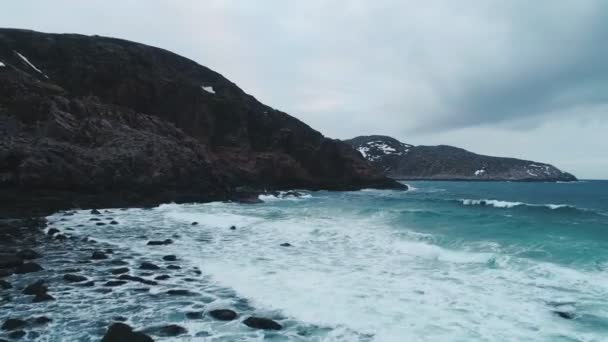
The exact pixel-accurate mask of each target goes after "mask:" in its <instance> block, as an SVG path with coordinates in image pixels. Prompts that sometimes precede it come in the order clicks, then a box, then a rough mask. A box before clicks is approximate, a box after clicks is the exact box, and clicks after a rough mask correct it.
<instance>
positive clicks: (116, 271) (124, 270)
mask: <svg viewBox="0 0 608 342" xmlns="http://www.w3.org/2000/svg"><path fill="white" fill-rule="evenodd" d="M128 272H129V268H128V267H119V268H115V269H112V270H110V273H112V274H123V273H128Z"/></svg>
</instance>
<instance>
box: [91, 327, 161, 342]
mask: <svg viewBox="0 0 608 342" xmlns="http://www.w3.org/2000/svg"><path fill="white" fill-rule="evenodd" d="M101 342H154V340H153V339H152V338H151V337H150V336H148V335H146V334H144V333H142V332H137V331H133V328H131V327H130V326H128V325H126V324H124V323H114V324H112V325H111V326H110V327H109V328H108V330H107V331H106V333H105V335H104V336H103V338H102V339H101Z"/></svg>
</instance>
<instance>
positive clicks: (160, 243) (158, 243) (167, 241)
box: [147, 239, 173, 246]
mask: <svg viewBox="0 0 608 342" xmlns="http://www.w3.org/2000/svg"><path fill="white" fill-rule="evenodd" d="M172 243H173V240H171V239H165V240H162V241H159V240H152V241H148V243H147V245H148V246H164V245H170V244H172Z"/></svg>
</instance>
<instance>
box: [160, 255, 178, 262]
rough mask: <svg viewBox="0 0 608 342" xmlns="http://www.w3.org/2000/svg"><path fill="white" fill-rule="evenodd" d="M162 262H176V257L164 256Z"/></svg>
mask: <svg viewBox="0 0 608 342" xmlns="http://www.w3.org/2000/svg"><path fill="white" fill-rule="evenodd" d="M163 260H165V261H176V260H177V257H176V256H175V255H165V256H164V257H163Z"/></svg>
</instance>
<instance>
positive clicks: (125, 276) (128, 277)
mask: <svg viewBox="0 0 608 342" xmlns="http://www.w3.org/2000/svg"><path fill="white" fill-rule="evenodd" d="M118 279H120V280H130V281H136V282H138V283H142V284H146V285H158V283H157V282H155V281H152V280H148V279H144V278H142V277H135V276H132V275H128V274H123V275H121V276H120V277H118Z"/></svg>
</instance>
